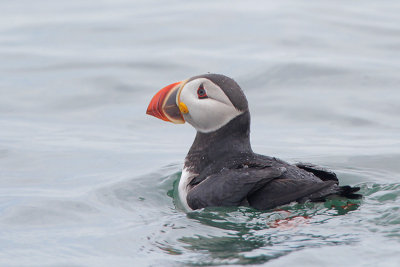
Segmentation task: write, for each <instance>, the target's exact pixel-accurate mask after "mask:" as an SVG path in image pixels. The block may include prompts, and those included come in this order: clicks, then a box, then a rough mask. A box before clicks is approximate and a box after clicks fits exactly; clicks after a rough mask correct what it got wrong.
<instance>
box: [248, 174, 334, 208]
mask: <svg viewBox="0 0 400 267" xmlns="http://www.w3.org/2000/svg"><path fill="white" fill-rule="evenodd" d="M332 187H337V186H336V181H332V180H330V181H320V182H316V181H315V180H309V179H295V178H287V177H283V178H279V179H275V180H273V181H271V182H270V183H268V184H266V185H265V186H264V187H262V188H261V189H259V190H258V191H256V192H254V193H253V194H251V195H249V196H248V197H247V199H248V202H249V204H250V206H252V207H254V208H256V209H260V210H267V209H272V208H274V207H276V206H280V205H284V204H289V203H290V202H293V201H298V202H303V201H304V200H307V199H308V198H307V197H309V196H313V195H314V196H315V197H320V194H319V193H321V196H323V195H329V193H330V192H329V191H330V190H332Z"/></svg>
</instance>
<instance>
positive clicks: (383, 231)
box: [0, 0, 400, 266]
mask: <svg viewBox="0 0 400 267" xmlns="http://www.w3.org/2000/svg"><path fill="white" fill-rule="evenodd" d="M399 14H400V2H399V1H395V0H388V1H380V2H377V1H372V0H366V1H362V3H361V2H357V1H354V2H349V1H335V2H332V3H331V2H327V1H319V2H315V1H305V0H304V1H303V0H300V1H298V0H296V1H294V0H284V1H279V2H273V1H261V0H254V1H245V2H244V1H242V2H232V1H228V0H221V1H211V0H207V1H199V2H193V1H183V0H173V1H168V2H160V1H155V0H154V1H153V0H150V1H149V0H146V1H144V0H135V1H132V0H102V1H94V0H89V1H84V2H82V1H77V0H71V1H63V2H60V1H47V0H38V1H34V2H32V1H28V0H21V1H11V0H3V1H2V3H1V8H0V21H1V23H0V58H1V60H0V75H1V79H0V94H1V97H0V265H1V266H186V265H229V264H233V265H235V264H236V265H238V264H249V265H259V264H261V265H262V264H266V265H268V266H286V265H287V266H289V265H292V266H299V265H301V266H349V265H351V266H398V262H400V256H399V251H400V165H399V162H400V141H399V140H400V119H399V114H400V105H399V103H400V92H399V88H400V75H399V74H400V60H399V59H400V26H399V25H400V16H399ZM207 72H216V73H223V74H226V75H229V76H231V77H234V78H235V80H236V81H237V82H238V83H239V84H240V85H241V86H242V88H243V90H244V91H245V93H246V95H247V97H248V101H249V105H250V111H251V114H252V126H251V129H252V133H251V141H252V144H253V149H254V151H255V152H257V153H261V154H267V155H271V156H276V157H279V158H282V159H284V160H287V161H289V162H299V161H303V162H313V163H316V164H319V165H321V166H324V167H327V168H330V169H332V170H334V171H335V172H336V173H337V174H338V176H339V177H340V180H341V182H342V183H343V184H351V185H357V186H360V187H361V191H362V193H363V194H364V198H363V199H362V200H360V201H358V202H356V203H352V204H354V205H351V206H349V205H348V206H346V204H348V203H347V202H346V201H344V200H338V199H331V200H329V201H327V202H326V203H312V204H310V203H306V204H304V205H299V204H294V203H292V204H290V205H286V206H283V207H280V208H279V209H274V210H271V211H257V210H253V209H251V208H247V207H237V208H207V209H204V210H200V211H194V212H190V213H185V212H183V210H182V207H181V205H180V204H179V201H178V199H177V184H178V181H179V177H180V174H181V168H182V163H183V159H184V157H185V155H186V152H187V150H188V148H189V147H190V145H191V142H192V141H193V138H194V134H195V132H194V131H193V129H192V128H191V127H189V126H188V125H183V126H182V125H179V126H177V125H172V124H168V123H163V122H161V121H159V120H156V119H154V118H151V117H149V116H146V115H145V110H146V107H147V103H148V102H149V100H150V99H151V97H152V96H153V94H154V93H155V92H156V91H157V90H159V89H160V88H162V87H163V86H165V85H167V84H170V83H172V82H176V81H180V80H182V79H186V78H188V77H191V76H193V75H197V74H201V73H207Z"/></svg>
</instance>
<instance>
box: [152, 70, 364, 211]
mask: <svg viewBox="0 0 400 267" xmlns="http://www.w3.org/2000/svg"><path fill="white" fill-rule="evenodd" d="M146 113H147V114H149V115H152V116H155V117H157V118H159V119H161V120H164V121H168V122H173V123H177V124H180V123H185V122H188V123H189V124H191V125H192V126H193V127H194V128H195V129H196V130H197V134H196V137H195V139H194V142H193V144H192V146H191V148H190V150H189V152H188V154H187V156H186V158H185V162H184V167H183V170H182V175H181V178H180V181H179V187H178V188H179V189H178V190H179V198H180V200H181V202H182V204H183V205H184V207H185V209H187V210H189V211H190V210H196V209H201V208H205V207H217V206H242V205H243V206H250V207H253V208H255V209H258V210H268V209H273V208H275V207H277V206H280V205H284V204H288V203H291V202H295V201H296V202H299V203H303V202H305V201H313V202H315V201H325V199H326V197H328V196H331V195H338V196H342V197H346V198H350V199H358V198H360V197H361V195H360V194H357V193H355V192H357V191H358V190H359V189H360V188H359V187H351V186H339V181H338V178H337V176H336V174H335V173H334V172H332V171H329V170H327V169H325V168H322V167H319V166H316V165H313V164H304V163H298V164H289V163H287V162H285V161H283V160H280V159H277V158H275V157H269V156H264V155H260V154H256V153H254V152H253V150H252V148H251V145H250V136H249V135H250V113H249V108H248V103H247V99H246V96H245V95H244V93H243V91H242V89H241V88H240V86H239V85H238V84H237V83H236V82H235V81H234V80H233V79H231V78H229V77H227V76H224V75H220V74H204V75H198V76H194V77H192V78H190V79H187V80H184V81H181V82H177V83H173V84H171V85H168V86H166V87H164V88H163V89H161V90H160V91H159V92H158V93H157V94H156V95H154V97H153V98H152V100H151V101H150V104H149V106H148V108H147V112H146Z"/></svg>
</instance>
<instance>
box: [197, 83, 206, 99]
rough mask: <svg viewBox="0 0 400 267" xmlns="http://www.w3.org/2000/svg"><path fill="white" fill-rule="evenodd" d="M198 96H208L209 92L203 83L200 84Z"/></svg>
mask: <svg viewBox="0 0 400 267" xmlns="http://www.w3.org/2000/svg"><path fill="white" fill-rule="evenodd" d="M197 96H198V97H199V99H204V98H208V96H207V92H206V90H205V89H204V86H203V85H202V84H201V85H200V86H199V89H197Z"/></svg>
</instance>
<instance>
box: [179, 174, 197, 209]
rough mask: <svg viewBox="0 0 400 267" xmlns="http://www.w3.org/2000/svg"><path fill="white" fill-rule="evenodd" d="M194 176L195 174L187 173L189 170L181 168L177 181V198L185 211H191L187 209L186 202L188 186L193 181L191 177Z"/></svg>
mask: <svg viewBox="0 0 400 267" xmlns="http://www.w3.org/2000/svg"><path fill="white" fill-rule="evenodd" d="M195 175H196V174H194V173H191V172H189V170H188V169H187V168H183V170H182V175H181V179H180V180H179V186H178V192H179V198H180V200H181V203H182V205H183V207H184V208H185V209H186V210H187V211H191V210H192V209H191V208H190V207H189V205H188V203H187V200H186V197H187V193H188V184H189V183H190V181H191V180H192V179H193V177H194V176H195Z"/></svg>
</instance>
